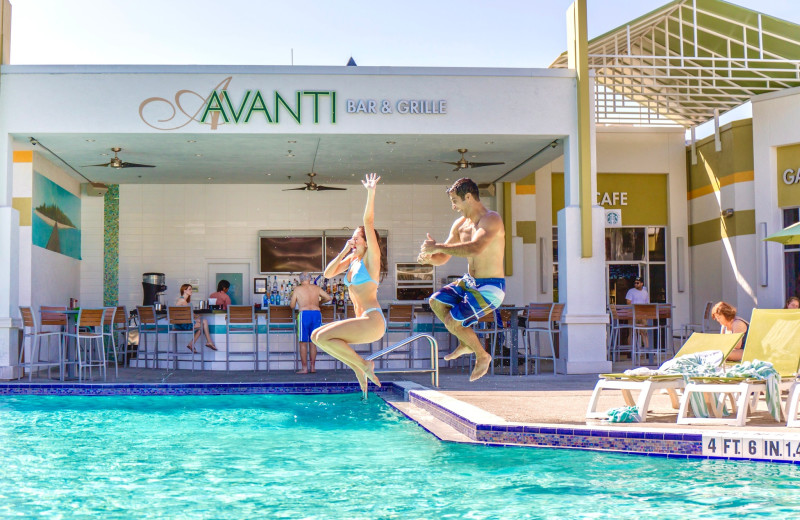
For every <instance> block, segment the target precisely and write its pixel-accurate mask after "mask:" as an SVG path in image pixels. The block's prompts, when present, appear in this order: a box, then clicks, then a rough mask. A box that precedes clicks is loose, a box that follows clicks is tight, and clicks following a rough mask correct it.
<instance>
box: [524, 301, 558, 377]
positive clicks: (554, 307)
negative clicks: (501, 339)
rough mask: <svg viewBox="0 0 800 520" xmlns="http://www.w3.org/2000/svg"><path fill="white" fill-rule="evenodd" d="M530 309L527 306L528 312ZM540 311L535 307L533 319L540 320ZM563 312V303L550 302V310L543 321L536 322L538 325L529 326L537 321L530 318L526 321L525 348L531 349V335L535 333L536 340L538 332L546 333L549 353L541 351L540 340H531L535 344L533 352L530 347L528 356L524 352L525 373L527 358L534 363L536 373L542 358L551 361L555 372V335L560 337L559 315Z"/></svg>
mask: <svg viewBox="0 0 800 520" xmlns="http://www.w3.org/2000/svg"><path fill="white" fill-rule="evenodd" d="M545 305H547V304H545ZM530 310H531V309H530V308H528V312H530ZM541 311H542V309H541V308H538V307H537V308H536V313H535V314H534V317H535V319H537V320H541V318H542V316H541ZM563 313H564V304H563V303H552V304H550V310H549V312H548V314H547V317H546V318H545V319H544V322H542V321H539V322H538V323H540V324H539V325H533V326H531V325H530V323H537V322H535V321H534V322H531V320H530V319H529V320H528V321H527V322H526V325H525V330H524V331H523V332H524V333H525V334H526V336H527V340H528V341H527V342H526V350H527V349H531V336H533V335H537V337H536V338H535V340H538V339H539V337H538V335H539V334H546V335H547V339H548V340H549V342H550V353H549V354H548V353H543V352H542V349H541V342H540V341H534V342H533V344H534V345H536V350H535V352H534V351H533V350H532V349H531V354H530V356H528V354H527V352H526V358H525V365H526V366H525V370H526V372H525V373H526V374H527V364H528V363H527V361H528V359H529V358H530V359H533V361H534V363H535V364H536V374H538V373H539V366H540V363H539V361H540V360H543V359H549V360H551V361H552V362H553V374H555V373H556V337H561V328H560V323H561V315H562V314H563Z"/></svg>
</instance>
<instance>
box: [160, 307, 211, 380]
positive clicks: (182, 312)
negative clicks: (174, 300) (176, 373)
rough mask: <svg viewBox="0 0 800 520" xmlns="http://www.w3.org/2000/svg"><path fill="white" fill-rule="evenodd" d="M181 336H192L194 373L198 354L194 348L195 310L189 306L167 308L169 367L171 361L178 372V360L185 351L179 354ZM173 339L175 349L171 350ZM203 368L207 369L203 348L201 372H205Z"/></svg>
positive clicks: (201, 352)
mask: <svg viewBox="0 0 800 520" xmlns="http://www.w3.org/2000/svg"><path fill="white" fill-rule="evenodd" d="M181 334H190V337H191V342H192V348H191V349H190V353H191V355H192V370H193V371H194V355H195V354H197V349H195V348H194V309H192V307H191V306H189V305H182V306H178V307H167V366H169V361H170V359H171V360H173V363H174V369H175V370H178V359H179V358H180V357H181V354H183V351H180V353H179V352H178V336H180V335H181ZM173 339H175V348H172V349H170V348H169V347H170V345H172V340H173ZM203 368H205V355H204V351H203V349H202V348H201V349H200V370H203Z"/></svg>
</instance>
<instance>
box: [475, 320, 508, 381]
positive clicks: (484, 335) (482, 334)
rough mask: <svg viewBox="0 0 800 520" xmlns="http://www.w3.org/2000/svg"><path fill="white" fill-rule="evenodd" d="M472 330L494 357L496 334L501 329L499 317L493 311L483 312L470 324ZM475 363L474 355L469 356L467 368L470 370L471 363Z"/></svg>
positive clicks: (492, 366) (492, 368)
mask: <svg viewBox="0 0 800 520" xmlns="http://www.w3.org/2000/svg"><path fill="white" fill-rule="evenodd" d="M470 326H471V327H472V330H474V331H475V335H476V336H478V340H479V341H480V342H481V345H482V346H484V347H485V348H486V350H487V351H488V352H489V354H491V356H492V357H493V358H494V356H495V349H496V346H497V336H498V335H499V334H500V333H501V332H502V331H503V327H502V324H501V323H499V318H498V316H497V314H496V312H495V311H492V312H489V313H487V314H484V315H483V316H481V317H480V318H478V320H477V321H476V322H474V323H473V324H472V325H470ZM486 340H489V341H490V343H487V344H485V345H484V341H486ZM474 363H475V356H474V355H470V356H469V370H470V371H472V367H473V364H474ZM491 371H492V374H494V361H492V365H491Z"/></svg>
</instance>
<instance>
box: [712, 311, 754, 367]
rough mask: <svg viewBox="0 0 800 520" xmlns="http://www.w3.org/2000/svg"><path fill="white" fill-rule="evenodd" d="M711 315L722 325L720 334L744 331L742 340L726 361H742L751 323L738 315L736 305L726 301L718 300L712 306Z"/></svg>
mask: <svg viewBox="0 0 800 520" xmlns="http://www.w3.org/2000/svg"><path fill="white" fill-rule="evenodd" d="M711 317H712V318H713V319H715V320H717V322H718V323H719V324H720V325H721V326H722V328H721V329H720V331H719V332H720V334H731V333H734V332H744V336H742V340H741V341H740V342H739V343H737V344H736V346H735V347H734V348H733V350H732V351H731V353H730V354H729V355H728V357H727V359H726V361H741V360H742V353H743V352H744V345H745V342H746V340H747V329H749V328H750V324H749V323H748V322H747V320H746V319H744V318H741V317H739V316H737V315H736V307H734V306H733V305H731V304H729V303H726V302H718V303H717V304H716V305H714V307H712V308H711Z"/></svg>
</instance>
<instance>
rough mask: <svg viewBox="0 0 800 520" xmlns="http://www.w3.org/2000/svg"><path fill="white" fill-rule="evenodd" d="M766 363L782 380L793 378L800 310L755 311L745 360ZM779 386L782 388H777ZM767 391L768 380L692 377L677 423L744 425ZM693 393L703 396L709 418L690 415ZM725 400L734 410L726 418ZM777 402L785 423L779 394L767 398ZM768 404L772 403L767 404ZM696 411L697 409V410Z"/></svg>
mask: <svg viewBox="0 0 800 520" xmlns="http://www.w3.org/2000/svg"><path fill="white" fill-rule="evenodd" d="M756 360H758V361H767V362H769V363H772V366H773V368H774V369H775V371H776V372H777V373H778V375H779V376H780V378H781V379H787V378H788V379H792V380H793V379H794V378H795V375H796V374H797V369H798V365H800V311H797V310H793V309H789V310H785V309H753V315H752V317H751V319H750V329H749V330H748V332H747V340H746V342H745V346H744V353H743V354H742V363H744V362H746V361H750V362H753V361H756ZM776 386H780V385H776ZM766 391H767V381H766V380H763V379H752V378H745V377H720V378H717V377H715V378H692V380H691V381H690V382H689V383H688V384H687V385H686V387H685V388H684V390H683V398H682V399H681V408H680V412H679V413H678V424H715V425H731V426H744V425H745V424H746V422H747V416H748V413H749V412H750V411H754V410H755V408H756V405H757V404H758V397H759V396H760V395H761V392H766ZM693 394H700V396H701V397H702V402H703V403H705V405H706V406H707V408H708V412H709V417H698V416H690V415H689V409H690V408H692V407H691V406H690V404H691V399H692V395H693ZM724 397H729V398H730V402H731V404H732V407H733V410H732V411H733V413H734V414H735V415H734V416H732V417H725V416H724V404H725V399H724ZM770 398H772V399H777V400H778V403H777V404H776V406H774V407H773V410H772V413H773V416H774V417H775V418H776V420H778V421H782V420H783V410H782V409H781V406H780V395H779V392H778V395H772V396H770V395H767V399H768V400H769V399H770ZM768 405H769V402H768ZM695 411H696V410H695Z"/></svg>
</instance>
